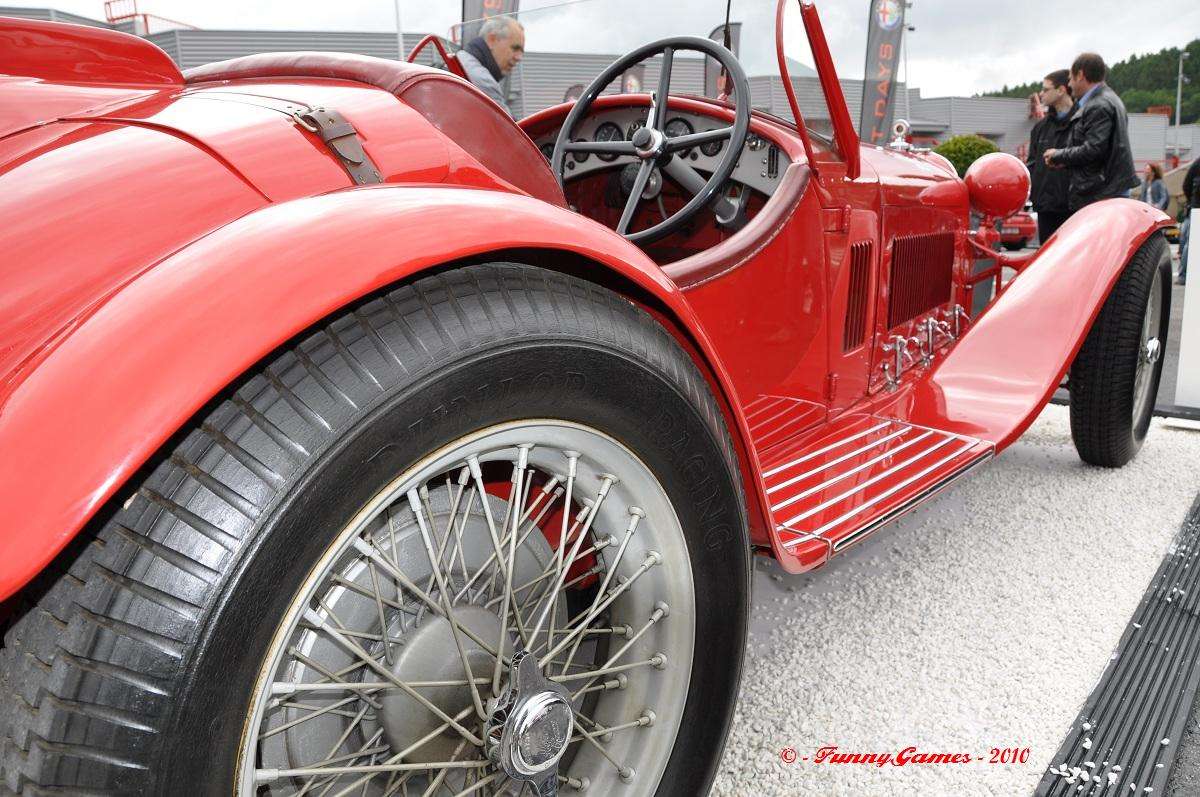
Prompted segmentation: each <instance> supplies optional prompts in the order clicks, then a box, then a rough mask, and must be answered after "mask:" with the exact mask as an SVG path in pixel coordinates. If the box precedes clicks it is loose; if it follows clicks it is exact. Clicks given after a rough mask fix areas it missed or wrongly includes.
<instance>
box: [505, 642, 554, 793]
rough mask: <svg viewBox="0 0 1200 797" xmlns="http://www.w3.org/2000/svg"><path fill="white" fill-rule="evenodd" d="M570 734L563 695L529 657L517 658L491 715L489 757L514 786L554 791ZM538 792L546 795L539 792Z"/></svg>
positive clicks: (532, 658)
mask: <svg viewBox="0 0 1200 797" xmlns="http://www.w3.org/2000/svg"><path fill="white" fill-rule="evenodd" d="M574 729H575V719H574V715H573V712H572V711H571V704H570V703H569V702H567V693H566V690H565V689H563V688H562V686H560V685H559V684H557V683H555V682H553V681H551V680H549V679H548V678H546V677H545V676H544V675H543V674H542V671H541V668H540V667H538V664H537V660H536V659H534V657H533V656H531V655H529V654H527V653H518V654H517V655H516V656H515V657H514V660H513V677H512V680H511V681H510V682H509V685H508V689H507V690H506V691H505V693H504V694H503V695H502V696H501V697H500V700H499V701H498V702H497V703H496V705H495V707H494V708H493V711H492V717H491V720H490V722H489V725H488V743H489V745H490V746H489V749H488V757H489V758H491V759H492V760H493V761H495V762H496V763H497V764H498V765H499V766H500V768H501V769H503V770H504V772H505V773H506V774H507V775H508V776H509V777H510V778H512V779H513V780H519V781H531V782H533V783H534V784H543V783H545V786H548V787H550V788H553V786H554V782H556V781H557V776H558V772H557V764H558V760H559V759H560V758H562V754H563V753H564V752H566V749H567V745H568V744H570V742H571V733H572V731H574ZM547 781H550V782H547ZM538 791H539V793H542V794H544V793H546V791H547V789H546V787H543V786H539V789H538Z"/></svg>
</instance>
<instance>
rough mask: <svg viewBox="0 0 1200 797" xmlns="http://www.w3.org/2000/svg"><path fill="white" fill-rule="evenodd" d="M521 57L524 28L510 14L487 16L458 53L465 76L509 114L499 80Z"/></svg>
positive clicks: (509, 108) (523, 51) (510, 111)
mask: <svg viewBox="0 0 1200 797" xmlns="http://www.w3.org/2000/svg"><path fill="white" fill-rule="evenodd" d="M524 57H525V28H523V27H522V26H521V23H520V22H517V21H516V20H515V19H513V18H512V17H502V16H498V17H490V18H489V19H488V20H487V21H486V22H484V23H483V25H482V26H481V27H480V28H479V35H478V36H476V37H475V38H474V39H471V41H469V42H467V46H466V47H464V48H463V49H462V50H461V51H460V52H459V53H458V62H459V63H460V64H462V67H463V71H465V72H466V73H467V79H468V80H470V81H471V82H472V83H474V84H475V85H476V86H478V87H479V88H480V89H482V90H483V93H484V94H486V95H488V96H489V97H491V98H492V99H493V100H495V101H496V103H497V104H498V105H499V106H500V107H501V108H503V109H504V110H506V111H508V115H509V116H513V112H512V108H511V107H509V104H508V98H507V97H505V96H504V90H503V89H502V88H501V86H500V81H501V80H503V79H504V76H505V75H507V74H508V73H509V72H511V71H512V70H513V67H515V66H516V65H517V64H519V63H521V59H522V58H524Z"/></svg>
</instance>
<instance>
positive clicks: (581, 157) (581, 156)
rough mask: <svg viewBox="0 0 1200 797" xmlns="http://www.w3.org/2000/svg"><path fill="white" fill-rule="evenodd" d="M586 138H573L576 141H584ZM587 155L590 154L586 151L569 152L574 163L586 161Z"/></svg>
mask: <svg viewBox="0 0 1200 797" xmlns="http://www.w3.org/2000/svg"><path fill="white" fill-rule="evenodd" d="M586 140H587V139H585V138H577V139H575V141H577V142H581V141H586ZM589 156H590V153H587V152H572V153H571V157H572V158H574V159H575V162H576V163H583V162H584V161H586V160H587V159H588V157H589Z"/></svg>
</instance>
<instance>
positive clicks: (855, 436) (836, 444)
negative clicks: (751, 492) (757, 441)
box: [762, 421, 895, 479]
mask: <svg viewBox="0 0 1200 797" xmlns="http://www.w3.org/2000/svg"><path fill="white" fill-rule="evenodd" d="M892 423H895V421H884V422H883V423H881V424H879V425H877V426H872V427H871V428H870V429H867V430H866V431H863V432H858V433H857V434H852V435H850V436H849V437H844V438H842V439H841V440H838V441H836V442H833V443H830V444H829V445H827V446H825V447H824V448H820V449H817V450H816V451H811V452H809V453H807V454H805V455H804V456H802V457H799V458H798V459H793V460H792V461H791V462H787V463H784V464H783V465H779V466H777V467H774V468H771V469H770V470H768V471H766V472H765V473H763V475H762V477H763V478H764V479H769V478H771V477H772V476H774V475H776V474H777V473H782V472H783V471H785V470H787V469H788V468H791V467H795V466H796V465H799V464H800V463H802V462H807V461H808V460H810V459H812V458H813V457H819V456H820V455H821V454H825V453H827V452H829V451H832V450H833V449H835V448H838V447H840V446H844V445H846V443H850V442H852V441H854V440H858V439H860V438H862V437H866V436H867V435H869V434H871V433H872V432H878V431H879V430H880V429H884V428H886V427H887V426H888V425H889V424H892Z"/></svg>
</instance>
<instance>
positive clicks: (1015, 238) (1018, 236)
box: [999, 203, 1038, 252]
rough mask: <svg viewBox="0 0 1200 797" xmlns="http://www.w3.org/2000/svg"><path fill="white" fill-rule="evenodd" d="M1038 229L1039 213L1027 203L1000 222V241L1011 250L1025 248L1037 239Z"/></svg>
mask: <svg viewBox="0 0 1200 797" xmlns="http://www.w3.org/2000/svg"><path fill="white" fill-rule="evenodd" d="M1037 229H1038V228H1037V215H1036V214H1035V213H1034V212H1033V211H1032V210H1030V206H1029V204H1028V203H1026V204H1025V207H1024V208H1022V209H1021V210H1018V211H1017V212H1016V213H1014V214H1012V215H1011V216H1009V217H1007V218H1005V219H1003V220H1002V221H1001V222H1000V225H999V230H1000V243H1002V244H1003V245H1004V248H1005V249H1008V250H1009V251H1013V252H1015V251H1017V250H1020V249H1024V248H1025V246H1026V245H1027V244H1029V243H1031V242H1033V241H1036V240H1037V234H1038V231H1037Z"/></svg>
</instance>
